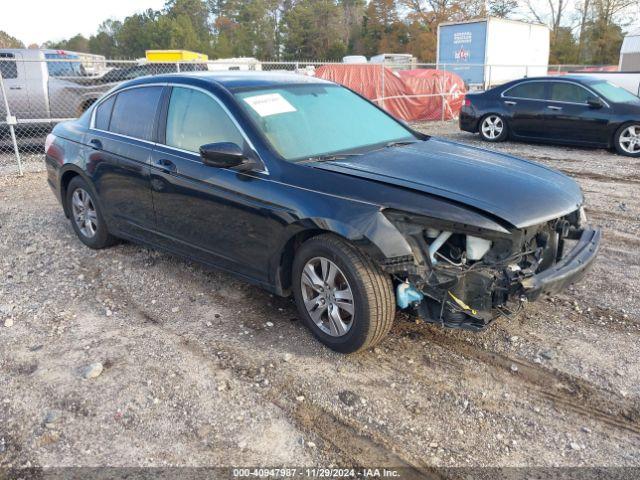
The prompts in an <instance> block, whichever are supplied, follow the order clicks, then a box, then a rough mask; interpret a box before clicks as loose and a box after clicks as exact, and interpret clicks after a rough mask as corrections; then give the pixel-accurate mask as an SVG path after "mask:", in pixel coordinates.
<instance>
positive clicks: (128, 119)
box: [109, 87, 162, 140]
mask: <svg viewBox="0 0 640 480" xmlns="http://www.w3.org/2000/svg"><path fill="white" fill-rule="evenodd" d="M161 94H162V87H138V88H132V89H129V90H124V91H122V92H120V93H118V94H117V96H116V100H115V103H114V105H113V112H112V113H111V123H110V124H109V130H110V131H111V132H114V133H119V134H121V135H127V136H129V137H133V138H139V139H141V140H152V138H153V126H154V121H155V118H156V111H157V108H158V102H159V100H160V95H161Z"/></svg>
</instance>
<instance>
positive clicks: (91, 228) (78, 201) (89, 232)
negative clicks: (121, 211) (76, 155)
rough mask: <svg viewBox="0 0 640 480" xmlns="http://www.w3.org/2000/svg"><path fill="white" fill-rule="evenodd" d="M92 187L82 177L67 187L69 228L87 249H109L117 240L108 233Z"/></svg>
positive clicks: (78, 177) (72, 181)
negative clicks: (70, 227) (71, 228)
mask: <svg viewBox="0 0 640 480" xmlns="http://www.w3.org/2000/svg"><path fill="white" fill-rule="evenodd" d="M97 198H98V196H97V194H96V193H95V191H94V189H93V187H92V186H91V185H90V184H89V183H88V182H87V181H86V180H84V179H83V178H82V177H80V176H77V177H74V178H73V179H72V180H71V181H70V182H69V185H68V186H67V198H66V202H67V208H68V212H69V214H70V220H71V226H72V227H73V230H74V231H75V232H76V235H77V236H78V238H79V239H80V241H81V242H82V243H84V244H85V245H86V246H87V247H89V248H94V249H101V248H106V247H110V246H111V245H113V244H114V243H116V241H117V239H116V237H114V236H113V235H111V234H110V233H109V230H108V228H107V223H106V222H105V220H104V216H103V215H102V209H101V208H100V204H99V203H98V201H97Z"/></svg>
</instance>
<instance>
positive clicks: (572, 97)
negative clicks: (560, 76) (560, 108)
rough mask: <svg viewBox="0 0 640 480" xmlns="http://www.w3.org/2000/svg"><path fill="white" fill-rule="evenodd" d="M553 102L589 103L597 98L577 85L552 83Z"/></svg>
mask: <svg viewBox="0 0 640 480" xmlns="http://www.w3.org/2000/svg"><path fill="white" fill-rule="evenodd" d="M550 88H551V95H550V96H551V100H553V101H555V102H571V103H587V102H588V101H589V100H594V99H595V98H596V97H595V95H593V94H592V93H591V92H589V90H587V89H586V88H582V87H581V86H580V85H576V84H575V83H567V82H551V86H550Z"/></svg>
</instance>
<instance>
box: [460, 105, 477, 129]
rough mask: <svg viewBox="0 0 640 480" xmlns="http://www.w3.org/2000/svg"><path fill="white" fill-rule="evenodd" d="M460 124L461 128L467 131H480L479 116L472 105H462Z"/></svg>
mask: <svg viewBox="0 0 640 480" xmlns="http://www.w3.org/2000/svg"><path fill="white" fill-rule="evenodd" d="M458 125H459V127H460V130H464V131H465V132H471V133H476V132H477V131H478V118H477V116H476V115H475V113H474V111H473V108H472V107H464V106H463V107H462V109H461V110H460V116H459V117H458Z"/></svg>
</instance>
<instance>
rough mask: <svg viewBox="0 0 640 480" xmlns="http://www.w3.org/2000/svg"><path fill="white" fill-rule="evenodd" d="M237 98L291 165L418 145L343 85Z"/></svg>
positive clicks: (295, 88) (238, 95) (270, 91)
mask: <svg viewBox="0 0 640 480" xmlns="http://www.w3.org/2000/svg"><path fill="white" fill-rule="evenodd" d="M235 96H236V98H238V99H239V101H240V104H242V106H243V107H244V108H245V110H246V111H247V112H248V113H249V115H250V116H251V117H252V119H253V120H254V122H255V124H256V126H257V127H258V129H259V130H260V131H261V132H262V133H263V134H264V135H265V136H266V137H267V139H268V140H269V142H271V144H272V145H273V147H274V148H275V150H276V151H277V152H278V153H279V154H280V155H281V156H282V157H284V158H285V159H286V160H290V161H297V160H303V159H307V158H311V157H318V156H322V155H329V154H337V153H346V152H350V151H357V150H366V148H367V147H370V146H380V145H385V144H387V143H390V142H396V141H406V140H414V141H415V136H414V135H413V134H412V133H411V132H410V131H409V130H408V129H407V128H405V127H404V126H402V124H400V123H399V122H397V121H395V120H394V119H393V118H391V117H389V116H388V115H386V114H385V113H384V112H381V111H380V110H378V109H377V108H376V107H374V106H373V105H371V104H370V103H369V102H367V101H366V100H363V99H362V98H360V97H359V96H358V95H356V94H354V93H353V92H351V91H349V90H347V89H346V88H342V87H340V86H339V85H290V86H283V87H280V88H267V89H261V90H251V91H244V92H239V93H236V94H235Z"/></svg>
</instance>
